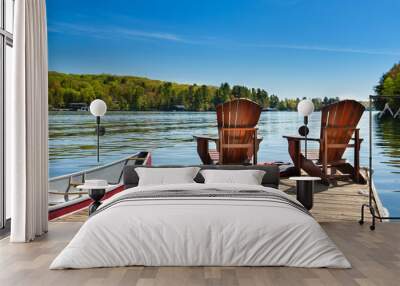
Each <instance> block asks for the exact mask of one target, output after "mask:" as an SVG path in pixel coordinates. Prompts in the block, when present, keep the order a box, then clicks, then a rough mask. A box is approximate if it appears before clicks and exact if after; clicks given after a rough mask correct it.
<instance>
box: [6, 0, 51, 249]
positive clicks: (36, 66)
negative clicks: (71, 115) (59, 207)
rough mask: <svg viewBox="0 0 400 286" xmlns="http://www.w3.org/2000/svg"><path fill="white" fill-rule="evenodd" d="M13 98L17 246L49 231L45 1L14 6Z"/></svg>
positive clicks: (9, 160) (10, 161) (9, 148)
mask: <svg viewBox="0 0 400 286" xmlns="http://www.w3.org/2000/svg"><path fill="white" fill-rule="evenodd" d="M14 11H15V18H14V49H13V50H14V59H15V65H14V75H13V87H14V88H13V91H14V92H13V94H12V96H11V98H9V99H8V100H9V101H10V102H9V104H8V106H9V108H10V109H9V110H8V111H7V115H6V122H7V127H6V134H7V136H9V138H8V139H7V143H8V144H7V143H6V144H7V145H6V152H7V155H6V166H7V168H9V171H8V172H7V178H6V181H7V182H6V186H7V187H9V188H11V192H10V193H11V236H10V241H12V242H27V241H31V240H33V239H34V238H35V237H36V236H40V235H42V234H43V233H44V232H47V227H48V202H47V201H48V118H47V117H48V58H47V23H46V3H45V0H19V1H16V2H15V10H14Z"/></svg>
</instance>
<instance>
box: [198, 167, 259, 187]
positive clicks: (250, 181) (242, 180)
mask: <svg viewBox="0 0 400 286" xmlns="http://www.w3.org/2000/svg"><path fill="white" fill-rule="evenodd" d="M200 174H201V175H202V176H203V177H204V180H205V182H204V183H205V184H212V183H220V184H221V183H222V184H246V185H261V183H262V179H263V177H264V175H265V171H261V170H202V171H201V172H200Z"/></svg>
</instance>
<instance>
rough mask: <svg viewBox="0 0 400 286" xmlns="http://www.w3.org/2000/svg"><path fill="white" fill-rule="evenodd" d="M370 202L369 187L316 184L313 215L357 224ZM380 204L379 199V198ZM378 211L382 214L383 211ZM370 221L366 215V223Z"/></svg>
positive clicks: (76, 217)
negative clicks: (361, 212) (362, 207)
mask: <svg viewBox="0 0 400 286" xmlns="http://www.w3.org/2000/svg"><path fill="white" fill-rule="evenodd" d="M279 189H280V190H282V191H284V192H286V193H288V194H290V195H293V196H295V194H296V182H294V181H291V180H289V179H282V180H281V182H280V187H279ZM367 202H368V185H359V184H354V183H353V182H352V181H339V182H337V184H336V185H331V186H329V187H327V186H324V185H322V184H319V183H316V187H315V193H314V207H313V209H312V210H311V213H312V214H313V216H314V217H315V219H316V220H317V221H318V222H357V221H358V220H359V219H360V209H361V205H362V204H364V203H367ZM378 202H379V198H378ZM378 211H380V212H382V210H381V209H378ZM87 217H88V210H87V209H86V208H85V209H83V210H80V211H77V212H75V213H72V214H69V215H66V216H63V217H60V218H57V219H54V220H53V221H58V222H84V221H86V219H87ZM369 219H370V216H369V215H366V221H368V220H369Z"/></svg>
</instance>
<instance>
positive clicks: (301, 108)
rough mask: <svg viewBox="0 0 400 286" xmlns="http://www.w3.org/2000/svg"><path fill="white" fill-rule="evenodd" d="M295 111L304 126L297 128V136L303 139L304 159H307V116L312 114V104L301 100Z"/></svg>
mask: <svg viewBox="0 0 400 286" xmlns="http://www.w3.org/2000/svg"><path fill="white" fill-rule="evenodd" d="M297 111H298V112H299V113H300V114H301V115H302V116H303V117H304V125H303V126H301V127H300V128H299V134H300V135H301V136H304V137H305V140H304V151H305V158H306V159H307V135H308V133H309V131H310V130H309V129H308V127H307V125H308V116H310V114H311V113H313V112H314V103H313V102H312V101H311V100H309V99H303V100H302V101H300V102H299V104H298V105H297Z"/></svg>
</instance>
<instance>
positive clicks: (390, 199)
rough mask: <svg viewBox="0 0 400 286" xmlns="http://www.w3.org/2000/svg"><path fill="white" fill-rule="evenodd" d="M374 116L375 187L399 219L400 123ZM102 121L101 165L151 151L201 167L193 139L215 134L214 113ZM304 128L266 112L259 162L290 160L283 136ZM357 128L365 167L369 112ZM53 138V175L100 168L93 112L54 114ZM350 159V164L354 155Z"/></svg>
mask: <svg viewBox="0 0 400 286" xmlns="http://www.w3.org/2000/svg"><path fill="white" fill-rule="evenodd" d="M373 118H374V119H373V162H374V169H375V184H376V186H377V188H378V190H379V193H380V197H381V199H382V200H383V203H384V205H385V207H387V208H388V209H389V211H390V213H391V214H392V215H400V192H399V191H400V176H399V174H400V119H398V120H394V119H391V120H384V121H383V120H379V119H378V118H377V116H376V114H374V116H373ZM101 123H102V125H103V126H104V127H105V128H106V133H105V135H104V136H102V137H101V153H100V154H101V157H100V159H101V160H100V165H102V164H105V163H108V162H112V161H114V160H117V159H120V158H123V157H125V156H128V155H131V154H133V153H135V152H138V151H146V150H148V151H151V153H152V159H153V160H152V161H153V164H154V165H159V164H199V163H200V160H199V158H198V156H197V152H196V143H195V142H194V141H193V137H192V136H193V135H196V134H197V135H199V134H208V135H216V134H217V130H216V116H215V113H213V112H109V113H107V114H106V116H105V117H103V118H102V122H101ZM301 124H302V118H301V117H300V116H299V115H298V113H296V112H264V113H262V115H261V119H260V123H259V134H260V135H261V136H263V137H264V140H263V141H262V143H261V146H260V151H259V153H258V156H259V161H269V162H270V161H287V162H290V158H289V155H288V152H287V141H286V139H284V138H282V136H283V135H291V134H292V135H293V134H296V133H297V129H298V127H299V126H300V125H301ZM309 124H310V133H311V134H310V136H313V137H318V136H319V128H320V113H318V112H316V113H313V114H312V116H311V118H310V123H309ZM359 127H360V128H361V131H360V134H361V136H362V137H363V138H364V142H363V144H362V148H361V163H362V165H363V166H367V164H368V113H365V114H364V116H363V118H362V120H361V122H360V125H359ZM49 137H50V138H49V154H50V165H49V172H50V177H55V176H59V175H63V174H69V173H72V172H76V171H80V170H85V169H88V168H91V167H95V166H97V165H98V164H97V161H96V136H95V120H94V117H93V116H91V115H90V114H89V113H77V112H73V113H71V112H69V113H67V112H58V113H50V115H49ZM310 148H312V146H311V147H310ZM314 148H316V146H314ZM346 158H347V159H349V160H352V152H351V151H350V152H348V154H346Z"/></svg>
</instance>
